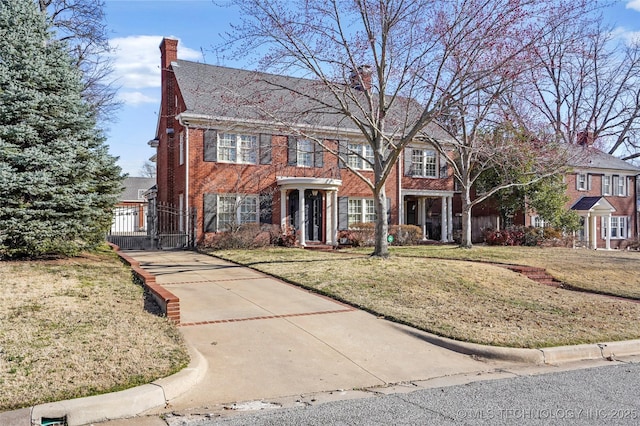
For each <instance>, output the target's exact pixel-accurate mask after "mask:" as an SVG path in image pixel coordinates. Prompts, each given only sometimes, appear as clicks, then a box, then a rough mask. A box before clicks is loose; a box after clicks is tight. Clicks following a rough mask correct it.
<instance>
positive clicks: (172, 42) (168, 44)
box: [160, 38, 178, 70]
mask: <svg viewBox="0 0 640 426" xmlns="http://www.w3.org/2000/svg"><path fill="white" fill-rule="evenodd" d="M160 55H161V58H162V59H161V61H162V62H161V66H162V69H163V70H165V69H167V68H169V66H170V65H171V62H174V61H176V60H177V59H178V39H175V38H163V39H162V42H161V43H160Z"/></svg>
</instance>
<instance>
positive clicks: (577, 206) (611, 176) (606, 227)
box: [525, 143, 640, 249]
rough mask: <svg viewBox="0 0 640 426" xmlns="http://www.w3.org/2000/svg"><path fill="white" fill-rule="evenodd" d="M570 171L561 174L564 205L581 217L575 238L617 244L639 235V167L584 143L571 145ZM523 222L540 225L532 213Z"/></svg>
mask: <svg viewBox="0 0 640 426" xmlns="http://www.w3.org/2000/svg"><path fill="white" fill-rule="evenodd" d="M570 148H571V149H575V150H576V151H577V155H573V156H571V157H572V158H573V160H572V161H571V166H572V171H571V172H570V173H568V174H567V175H566V177H565V182H566V184H567V195H569V198H570V201H569V202H568V203H567V206H566V207H567V208H569V209H571V210H574V211H575V212H576V213H578V214H579V215H580V216H581V218H582V223H583V227H582V229H581V230H580V232H579V236H578V237H579V241H582V242H583V243H584V244H585V246H587V247H589V248H593V249H596V248H606V249H609V248H619V247H621V243H622V242H623V241H624V240H627V239H636V238H638V236H639V228H638V211H639V204H638V192H637V191H638V175H639V174H640V168H638V167H635V166H633V165H632V164H630V163H628V162H626V161H623V160H620V159H618V158H616V157H614V156H612V155H609V154H606V153H604V152H602V151H600V150H598V149H597V148H594V147H592V146H589V145H587V144H585V143H582V144H576V145H571V146H570ZM525 225H527V226H535V227H542V226H544V221H543V220H542V218H540V217H539V216H537V215H536V214H535V213H532V214H528V215H527V216H526V217H525Z"/></svg>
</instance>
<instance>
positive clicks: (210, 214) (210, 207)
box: [203, 194, 218, 232]
mask: <svg viewBox="0 0 640 426" xmlns="http://www.w3.org/2000/svg"><path fill="white" fill-rule="evenodd" d="M203 210H204V232H218V195H217V194H204V209H203Z"/></svg>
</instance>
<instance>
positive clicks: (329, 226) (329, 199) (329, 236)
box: [324, 191, 333, 244]
mask: <svg viewBox="0 0 640 426" xmlns="http://www.w3.org/2000/svg"><path fill="white" fill-rule="evenodd" d="M324 199H325V203H326V204H325V206H324V217H325V218H326V219H325V221H324V223H325V225H324V235H325V237H324V242H325V243H326V244H333V232H332V230H333V215H332V214H331V210H332V205H333V195H332V194H331V191H325V192H324Z"/></svg>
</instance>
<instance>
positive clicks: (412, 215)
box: [407, 200, 418, 225]
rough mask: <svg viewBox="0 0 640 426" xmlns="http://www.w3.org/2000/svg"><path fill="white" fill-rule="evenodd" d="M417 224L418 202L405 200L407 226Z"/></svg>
mask: <svg viewBox="0 0 640 426" xmlns="http://www.w3.org/2000/svg"><path fill="white" fill-rule="evenodd" d="M417 224H418V202H417V201H416V200H407V225H417Z"/></svg>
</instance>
